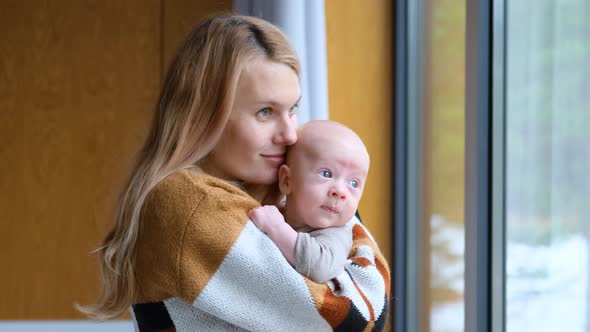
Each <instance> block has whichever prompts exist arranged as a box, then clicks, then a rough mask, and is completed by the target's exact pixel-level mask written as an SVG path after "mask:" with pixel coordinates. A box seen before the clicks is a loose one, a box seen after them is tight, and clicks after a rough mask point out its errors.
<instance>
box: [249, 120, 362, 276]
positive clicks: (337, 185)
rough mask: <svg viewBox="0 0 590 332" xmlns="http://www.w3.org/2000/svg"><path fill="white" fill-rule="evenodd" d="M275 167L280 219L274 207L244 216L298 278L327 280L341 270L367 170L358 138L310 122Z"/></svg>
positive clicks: (337, 126) (341, 128)
mask: <svg viewBox="0 0 590 332" xmlns="http://www.w3.org/2000/svg"><path fill="white" fill-rule="evenodd" d="M297 136H298V138H297V143H296V144H295V145H293V146H292V147H290V148H289V151H288V153H287V161H286V164H285V165H282V166H281V167H280V168H279V188H280V190H281V192H282V193H283V194H284V195H286V202H285V207H284V216H283V214H281V212H279V210H278V209H277V208H276V207H275V206H272V205H267V206H261V207H258V208H255V209H252V210H251V211H250V212H249V214H248V216H249V218H250V219H251V220H252V221H253V222H254V223H255V224H256V226H258V228H259V229H260V230H261V231H262V232H264V233H266V234H267V235H268V236H269V237H270V239H271V240H272V241H273V242H274V243H275V244H276V245H277V247H278V248H279V249H280V250H281V252H282V253H283V255H284V256H285V258H286V259H287V260H288V261H289V263H290V264H291V265H293V266H294V267H295V269H296V270H297V271H298V272H299V273H301V274H302V275H304V276H306V277H308V278H310V279H312V280H313V281H315V282H320V283H322V282H326V281H328V280H330V279H332V278H334V277H336V276H338V275H339V274H340V273H342V272H343V271H344V263H345V262H346V259H347V257H348V253H349V251H350V248H351V246H352V230H351V228H350V226H349V225H346V224H347V223H348V221H350V219H351V218H352V217H353V216H354V214H355V211H356V210H357V207H358V203H359V200H360V199H361V196H362V194H363V189H364V186H365V179H366V178H367V173H368V171H369V154H368V152H367V149H366V148H365V145H364V144H363V142H362V140H361V139H360V137H359V136H358V135H357V134H355V133H354V132H353V131H352V130H351V129H349V128H348V127H346V126H344V125H342V124H340V123H337V122H333V121H312V122H308V123H307V124H305V125H303V126H302V127H300V128H299V131H298V135H297Z"/></svg>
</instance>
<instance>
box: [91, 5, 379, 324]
mask: <svg viewBox="0 0 590 332" xmlns="http://www.w3.org/2000/svg"><path fill="white" fill-rule="evenodd" d="M300 97H301V96H300V88H299V62H298V59H297V56H296V54H295V52H294V50H293V49H292V47H291V46H290V45H289V43H288V41H287V40H286V38H285V36H284V35H283V34H282V33H281V32H280V31H279V30H278V29H277V28H276V27H275V26H273V25H271V24H270V23H268V22H265V21H263V20H260V19H256V18H252V17H243V16H219V17H214V18H212V19H209V20H207V21H205V22H203V23H202V24H201V25H199V26H197V27H196V28H195V29H194V30H193V31H192V32H191V33H190V34H189V35H188V37H187V39H186V40H185V42H184V44H183V45H182V46H181V48H180V49H179V50H178V52H177V55H176V57H175V59H174V61H173V62H172V64H171V67H170V69H169V71H168V73H167V76H166V80H165V82H164V85H163V89H162V93H161V95H160V98H159V102H158V105H157V107H156V114H155V117H154V121H153V124H152V128H151V130H150V133H149V135H148V138H147V141H146V143H145V145H144V147H143V149H142V150H141V152H140V155H139V158H138V161H137V164H136V167H135V169H134V170H133V172H132V176H131V179H130V181H129V183H128V185H127V187H126V190H125V191H124V192H123V194H122V195H121V198H120V200H119V205H118V210H117V214H116V217H115V224H114V226H113V228H112V229H111V231H110V232H109V234H108V236H107V237H106V239H105V241H104V243H103V246H102V247H101V248H100V255H101V272H102V273H101V275H102V293H101V297H100V298H99V300H98V303H97V304H96V305H93V306H88V307H84V308H81V310H83V311H84V312H86V313H88V314H89V315H90V316H91V317H94V318H97V319H110V318H115V317H118V316H120V315H121V314H123V313H125V312H126V311H127V310H128V309H129V307H132V313H133V316H134V319H135V321H136V323H137V326H138V328H139V330H142V331H143V330H146V331H147V330H164V329H173V330H174V329H176V330H220V329H222V330H223V329H231V330H239V329H247V330H300V331H301V330H314V331H315V330H329V329H332V328H341V329H355V330H358V329H364V328H365V327H374V328H376V329H377V330H379V329H381V328H382V327H383V325H384V322H385V319H386V314H387V305H388V298H389V270H388V267H387V265H386V263H385V260H384V259H383V257H382V255H381V253H380V252H379V251H378V249H377V247H376V245H375V244H374V242H373V241H372V239H371V238H370V236H369V235H368V233H367V232H366V230H365V229H364V228H363V227H362V226H360V225H357V226H355V234H354V238H355V244H356V246H353V251H352V252H351V255H350V256H351V260H350V262H349V264H348V266H347V273H346V275H343V276H342V277H339V278H338V280H337V281H330V282H329V283H328V284H315V283H313V282H311V281H309V280H306V279H304V278H303V277H301V276H300V275H299V274H298V273H297V272H296V271H295V270H294V269H293V268H292V267H291V266H290V265H289V263H288V262H287V261H286V260H285V259H284V258H283V257H282V255H281V253H280V251H279V250H278V249H277V248H276V246H274V244H273V243H272V242H271V241H270V240H269V239H268V238H267V237H266V236H265V235H264V234H262V233H261V232H260V231H259V230H258V229H257V228H256V227H255V226H254V225H253V224H252V223H251V222H250V221H249V220H248V217H247V212H248V211H249V210H250V209H252V208H254V207H256V206H258V205H260V204H261V203H263V204H277V203H278V201H279V199H280V197H279V194H278V191H277V189H276V181H277V170H278V168H279V166H280V165H281V164H282V163H283V162H284V155H285V151H286V148H287V146H289V145H291V144H293V143H295V141H296V139H297V137H296V132H295V128H296V115H295V112H296V110H297V103H298V101H299V99H300Z"/></svg>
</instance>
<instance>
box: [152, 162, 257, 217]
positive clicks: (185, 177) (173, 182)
mask: <svg viewBox="0 0 590 332" xmlns="http://www.w3.org/2000/svg"><path fill="white" fill-rule="evenodd" d="M236 201H240V202H244V201H245V202H248V201H250V202H251V203H252V204H257V202H256V201H255V200H254V199H253V198H252V197H250V195H248V194H247V193H246V192H245V191H243V190H242V189H240V188H239V187H237V186H235V185H233V184H231V183H229V182H226V181H224V180H221V179H219V178H216V177H213V176H210V175H208V174H205V173H202V172H199V171H196V170H193V169H184V170H180V171H177V172H174V173H172V174H170V175H169V176H167V177H166V178H164V179H162V180H161V181H160V182H159V183H158V184H157V185H156V186H155V187H154V188H153V189H152V190H151V191H150V193H149V195H148V197H147V200H146V209H150V208H154V207H155V208H157V210H158V212H159V213H158V214H167V215H171V214H173V215H178V214H185V213H190V211H191V210H193V209H194V208H196V207H197V206H198V205H200V204H202V203H205V204H206V205H211V203H212V202H213V203H214V202H217V203H223V204H224V205H228V204H229V205H231V204H232V202H236Z"/></svg>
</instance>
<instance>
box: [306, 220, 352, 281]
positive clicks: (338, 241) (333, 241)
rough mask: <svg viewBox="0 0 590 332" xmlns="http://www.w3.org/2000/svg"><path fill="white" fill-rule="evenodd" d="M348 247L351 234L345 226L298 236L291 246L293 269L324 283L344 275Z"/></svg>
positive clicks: (350, 245)
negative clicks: (293, 258)
mask: <svg viewBox="0 0 590 332" xmlns="http://www.w3.org/2000/svg"><path fill="white" fill-rule="evenodd" d="M351 247H352V231H351V229H350V228H349V227H348V226H347V225H345V226H340V227H329V228H325V229H319V230H315V231H311V232H309V233H303V232H300V233H298V235H297V242H296V244H295V269H296V270H297V272H299V273H301V274H302V275H304V276H305V277H307V278H309V279H311V280H313V281H315V282H317V283H324V282H326V281H328V280H330V279H332V278H334V277H336V276H338V275H340V274H341V273H343V272H344V264H345V263H346V259H347V257H348V253H349V251H350V248H351Z"/></svg>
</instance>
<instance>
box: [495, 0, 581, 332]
mask: <svg viewBox="0 0 590 332" xmlns="http://www.w3.org/2000/svg"><path fill="white" fill-rule="evenodd" d="M506 6H507V48H506V49H507V58H506V63H507V71H506V78H507V86H506V120H507V122H506V130H507V131H506V139H507V146H506V239H507V243H506V325H507V326H506V329H507V331H509V332H520V331H538V332H543V331H569V332H571V331H574V332H575V331H588V330H589V329H590V324H589V322H588V319H589V317H590V308H589V306H588V299H589V298H590V289H589V288H588V282H589V279H588V273H589V271H588V265H589V264H588V263H589V259H590V255H589V250H590V246H589V245H588V237H589V236H590V175H588V171H590V148H589V143H590V134H589V133H590V132H589V128H590V23H589V22H590V21H588V17H589V16H590V2H589V1H588V0H540V1H535V3H534V5H532V4H531V2H530V1H525V0H514V1H512V0H511V1H506Z"/></svg>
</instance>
